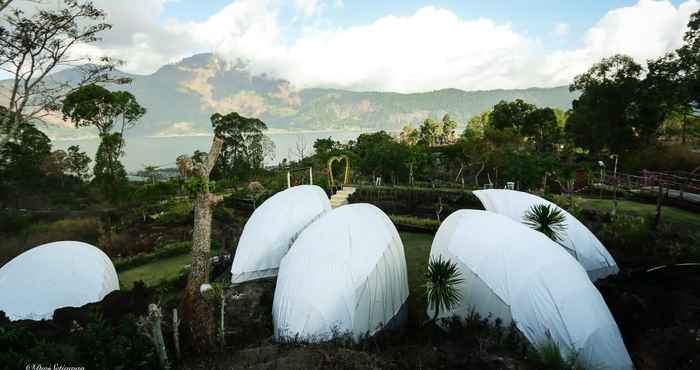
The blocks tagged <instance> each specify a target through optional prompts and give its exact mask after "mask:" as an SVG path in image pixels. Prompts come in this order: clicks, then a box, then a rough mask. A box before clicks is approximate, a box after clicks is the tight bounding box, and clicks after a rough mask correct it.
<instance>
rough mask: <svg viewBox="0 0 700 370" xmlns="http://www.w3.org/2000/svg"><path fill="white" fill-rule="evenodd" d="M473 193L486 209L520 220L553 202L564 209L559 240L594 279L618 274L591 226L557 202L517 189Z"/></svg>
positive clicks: (611, 259)
mask: <svg viewBox="0 0 700 370" xmlns="http://www.w3.org/2000/svg"><path fill="white" fill-rule="evenodd" d="M474 195H476V197H477V198H479V200H480V201H481V203H482V204H483V205H484V209H486V210H487V211H490V212H495V213H499V214H502V215H504V216H508V217H510V218H511V219H513V220H515V221H517V222H523V218H524V217H525V213H526V212H527V211H528V210H530V208H531V207H532V206H534V205H537V204H547V205H550V206H554V207H556V208H557V209H559V210H561V211H562V212H563V213H564V216H565V218H566V221H565V223H566V230H565V231H564V232H563V233H562V240H561V241H560V242H559V244H560V245H561V246H562V247H564V248H566V250H567V251H568V252H569V253H570V254H571V255H572V256H573V257H574V258H576V260H578V261H579V263H581V265H582V266H583V268H584V269H585V270H586V272H587V273H588V277H589V278H590V279H591V280H592V281H596V280H598V279H601V278H604V277H606V276H608V275H613V274H616V273H617V272H618V271H619V269H618V267H617V263H615V260H614V259H613V258H612V256H611V255H610V253H609V252H608V250H607V249H605V246H604V245H603V243H601V242H600V241H599V240H598V238H596V237H595V235H593V233H592V232H591V231H590V230H588V228H587V227H586V226H585V225H583V224H582V223H581V222H580V221H579V220H577V219H576V217H574V216H572V215H571V214H570V213H569V212H566V211H565V210H563V209H562V208H561V207H559V206H557V205H556V204H554V203H552V202H550V201H548V200H546V199H542V198H540V197H538V196H536V195H532V194H529V193H524V192H520V191H514V190H500V189H489V190H477V191H474Z"/></svg>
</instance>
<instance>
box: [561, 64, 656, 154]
mask: <svg viewBox="0 0 700 370" xmlns="http://www.w3.org/2000/svg"><path fill="white" fill-rule="evenodd" d="M643 72H644V68H643V67H642V66H641V65H639V64H637V63H636V62H634V60H632V58H630V57H628V56H625V55H615V56H613V57H610V58H605V59H603V60H602V61H601V62H599V63H597V64H595V65H594V66H593V67H591V69H589V70H588V71H587V72H586V73H584V74H582V75H579V76H577V77H576V78H575V79H574V83H573V84H572V85H571V86H570V88H569V89H570V90H571V91H580V92H581V96H580V97H579V98H578V99H576V100H574V101H573V108H572V110H571V112H570V115H569V119H568V125H567V130H568V132H569V134H570V135H571V136H572V138H573V140H574V142H575V144H576V145H577V146H579V147H582V148H585V149H589V150H590V151H592V152H594V153H596V152H600V151H601V150H604V149H606V150H609V151H611V152H614V153H622V152H625V151H627V150H630V149H633V148H635V147H637V146H638V145H639V144H640V143H642V142H643V141H644V139H645V138H646V137H648V136H649V135H651V134H652V133H653V132H655V131H656V128H657V127H658V125H659V124H660V123H661V122H654V120H655V119H656V118H655V117H654V118H652V120H651V121H650V120H649V119H648V118H649V117H646V116H645V113H649V110H650V109H651V107H649V106H644V107H643V106H642V103H645V104H651V103H652V102H651V101H650V99H646V96H644V93H643V92H642V90H643V89H644V87H645V86H644V85H643V83H642V80H641V77H642V74H643ZM645 110H646V112H645ZM650 122H651V123H650ZM655 125H656V127H655Z"/></svg>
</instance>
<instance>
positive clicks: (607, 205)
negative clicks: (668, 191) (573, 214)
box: [581, 198, 700, 227]
mask: <svg viewBox="0 0 700 370" xmlns="http://www.w3.org/2000/svg"><path fill="white" fill-rule="evenodd" d="M581 206H582V207H584V208H593V209H597V210H600V211H606V212H608V211H610V210H612V207H613V201H612V200H610V199H592V198H582V199H581ZM617 209H618V212H623V213H629V214H636V215H638V216H650V215H655V214H656V206H655V205H653V204H647V203H638V202H632V201H628V200H619V201H618V206H617ZM661 219H662V220H664V221H665V222H671V223H677V224H684V225H688V226H692V227H700V214H696V213H692V212H688V211H684V210H682V209H678V208H673V207H666V206H664V207H662V208H661Z"/></svg>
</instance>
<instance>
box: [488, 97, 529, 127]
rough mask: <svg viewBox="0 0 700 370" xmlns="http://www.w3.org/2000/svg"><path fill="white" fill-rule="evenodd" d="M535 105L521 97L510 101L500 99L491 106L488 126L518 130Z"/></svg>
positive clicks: (523, 124)
mask: <svg viewBox="0 0 700 370" xmlns="http://www.w3.org/2000/svg"><path fill="white" fill-rule="evenodd" d="M535 109H536V107H535V106H534V105H532V104H529V103H526V102H525V101H523V100H522V99H516V100H515V101H512V102H507V101H504V100H501V101H500V102H498V104H496V105H494V106H493V110H492V111H491V114H490V115H489V126H491V127H494V128H496V129H499V130H505V129H508V128H512V129H515V131H517V132H520V130H521V129H522V128H523V126H525V124H526V121H527V117H528V115H529V114H530V113H532V111H534V110H535Z"/></svg>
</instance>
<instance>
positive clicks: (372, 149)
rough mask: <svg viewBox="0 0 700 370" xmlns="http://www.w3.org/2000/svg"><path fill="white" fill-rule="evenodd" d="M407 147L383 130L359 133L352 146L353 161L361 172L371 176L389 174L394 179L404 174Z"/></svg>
mask: <svg viewBox="0 0 700 370" xmlns="http://www.w3.org/2000/svg"><path fill="white" fill-rule="evenodd" d="M408 148H409V147H408V146H407V145H404V144H400V143H397V142H396V141H395V140H394V138H392V137H391V135H389V134H387V133H386V132H385V131H379V132H376V133H373V134H361V135H360V136H358V137H357V142H356V143H355V145H354V147H353V149H354V151H355V154H356V155H357V160H356V161H355V162H354V163H356V164H357V168H358V169H359V170H360V171H361V172H363V173H365V174H368V175H371V176H372V177H376V176H387V177H389V176H391V177H393V179H394V180H396V177H397V176H401V175H403V174H405V171H406V167H405V166H406V159H408V157H409V153H408V151H409V149H408ZM387 181H388V180H387Z"/></svg>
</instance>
